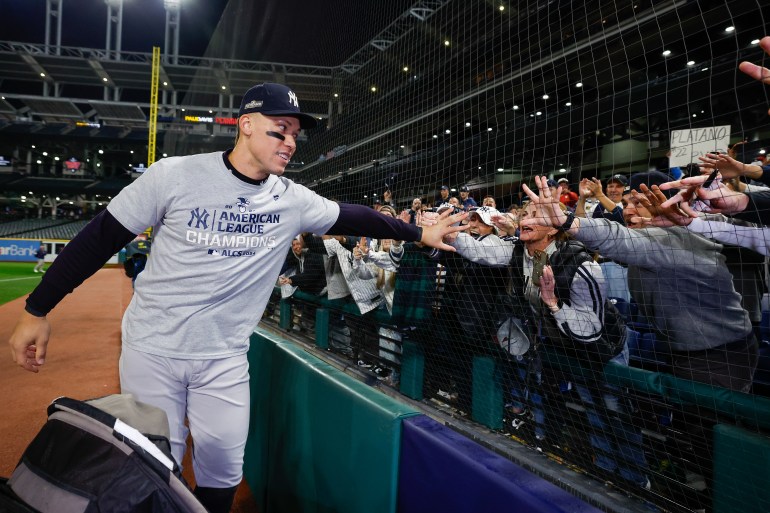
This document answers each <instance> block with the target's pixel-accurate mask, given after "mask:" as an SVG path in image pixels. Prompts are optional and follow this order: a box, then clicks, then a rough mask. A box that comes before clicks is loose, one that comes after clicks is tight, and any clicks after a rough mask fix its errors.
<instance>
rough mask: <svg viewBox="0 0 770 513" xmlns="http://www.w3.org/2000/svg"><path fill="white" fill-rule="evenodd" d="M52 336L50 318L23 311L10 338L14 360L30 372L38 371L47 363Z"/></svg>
mask: <svg viewBox="0 0 770 513" xmlns="http://www.w3.org/2000/svg"><path fill="white" fill-rule="evenodd" d="M50 336H51V325H50V324H49V323H48V319H46V318H45V317H35V316H34V315H32V314H30V313H28V312H23V313H22V314H21V317H19V320H18V322H17V323H16V327H15V328H14V330H13V333H12V334H11V338H10V339H8V344H9V345H10V346H11V356H12V357H13V361H15V362H16V364H17V365H19V366H20V367H22V368H24V369H26V370H28V371H30V372H38V371H39V370H40V366H42V365H43V364H44V363H45V355H46V349H47V348H48V338H49V337H50Z"/></svg>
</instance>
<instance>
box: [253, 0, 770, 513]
mask: <svg viewBox="0 0 770 513" xmlns="http://www.w3.org/2000/svg"><path fill="white" fill-rule="evenodd" d="M762 7H763V6H762V5H761V4H760V3H759V2H741V3H736V2H730V3H727V2H716V1H715V2H650V1H638V2H612V1H610V2H605V1H599V2H593V1H580V2H577V1H575V2H568V1H552V2H517V3H500V2H491V1H464V2H452V1H436V2H417V3H416V4H415V5H414V6H412V9H411V10H407V11H405V12H403V13H402V14H401V15H398V16H396V17H395V20H396V21H393V22H392V24H391V25H389V26H388V27H386V28H385V29H383V31H382V32H381V33H379V34H378V35H377V36H375V37H373V38H372V40H371V42H370V43H369V44H368V45H366V46H364V47H363V48H362V49H361V50H359V51H358V52H357V53H356V54H354V55H353V56H352V57H350V58H348V59H347V60H346V61H344V62H343V63H342V65H341V67H340V68H338V69H336V70H335V71H334V72H333V76H332V79H331V81H330V83H327V82H324V84H323V86H321V87H319V90H318V91H317V94H318V97H324V96H325V97H326V100H325V101H324V102H323V103H321V102H318V101H317V100H316V98H312V97H311V98H310V99H309V101H308V100H304V99H303V98H302V97H300V102H301V105H302V107H303V109H304V110H309V111H310V112H315V113H317V114H319V115H320V116H321V117H322V118H323V119H322V120H321V126H320V127H319V128H318V129H316V130H314V131H310V132H308V133H307V140H306V141H304V142H303V143H302V144H301V145H300V147H299V149H298V154H297V156H296V157H295V164H294V165H293V166H291V168H290V169H289V171H288V172H287V175H288V176H290V177H291V178H293V179H294V180H296V181H298V182H300V183H303V184H305V185H306V186H308V187H310V188H312V189H313V190H314V191H316V192H318V193H319V194H321V195H323V196H326V197H329V198H333V199H336V200H339V201H343V202H353V203H360V204H364V205H371V206H373V207H374V208H378V209H380V208H381V207H382V206H383V205H390V206H392V207H393V211H392V212H391V211H390V210H389V209H388V208H385V209H384V210H383V212H385V213H387V212H390V213H392V214H395V215H399V214H401V215H402V216H403V219H404V220H405V221H408V222H415V217H416V216H415V215H414V212H415V211H418V210H420V211H423V212H425V211H427V212H431V211H435V210H438V209H439V207H441V206H442V205H443V204H444V203H450V202H451V203H456V204H457V206H458V207H459V208H464V209H465V210H469V211H471V212H474V211H475V213H472V214H471V216H470V224H471V232H476V233H475V234H474V235H473V236H470V235H461V236H458V239H457V240H456V241H455V242H454V246H455V247H456V248H458V252H457V253H446V252H436V251H432V250H431V249H430V248H420V247H418V246H416V245H414V244H411V243H405V244H403V245H402V246H401V245H399V244H398V242H396V243H395V244H394V243H392V242H391V241H376V240H374V241H373V240H369V239H365V240H364V241H363V242H362V241H361V239H358V238H356V237H351V236H347V237H338V238H337V240H334V239H332V240H323V239H321V238H318V237H316V236H315V235H313V234H303V236H302V237H301V239H303V241H304V247H305V254H304V255H305V256H304V257H302V262H301V263H300V262H299V259H298V257H296V256H292V255H291V254H290V255H289V257H288V258H287V266H286V270H287V272H286V276H289V278H290V275H291V274H292V273H297V274H298V275H300V276H302V278H300V279H296V278H295V279H294V283H292V284H296V283H304V284H305V285H300V287H299V289H296V290H295V289H294V288H293V287H292V286H290V285H289V283H290V282H289V281H286V280H284V281H283V283H286V285H284V287H283V290H282V295H283V297H284V302H283V303H282V304H283V305H284V310H283V312H282V313H283V316H281V308H280V304H281V303H278V302H277V300H278V299H279V297H281V294H279V293H278V290H277V291H276V295H275V299H276V302H275V303H274V305H273V307H272V308H271V309H270V310H269V311H268V312H267V315H269V316H275V319H279V318H280V320H281V322H282V323H283V327H284V328H286V329H290V330H294V331H296V332H299V333H306V334H307V335H308V336H309V337H315V338H316V339H317V340H320V341H321V343H322V344H327V343H328V347H329V349H330V350H331V351H333V352H335V353H337V354H338V355H340V356H341V357H343V358H347V359H350V360H351V361H352V362H354V363H355V364H357V365H358V366H359V367H360V369H361V370H362V372H364V373H372V374H374V375H375V376H376V377H377V378H379V379H380V381H382V382H383V383H385V384H386V385H389V386H392V387H394V388H396V389H398V390H399V391H400V392H401V393H403V394H405V395H407V396H409V397H411V398H414V399H421V400H424V401H426V402H429V403H430V404H432V405H434V406H437V407H439V408H442V409H444V410H445V411H447V412H450V413H452V414H454V415H457V416H459V417H463V418H466V419H469V420H471V421H473V422H476V423H479V424H481V425H483V426H484V427H487V428H493V429H494V430H496V431H497V432H498V433H499V435H500V436H506V437H512V438H514V439H516V440H519V441H521V442H522V443H525V444H527V445H530V446H532V447H533V448H537V449H538V450H540V451H543V452H544V453H546V454H548V455H550V456H552V457H554V458H557V459H560V460H561V461H564V462H566V463H567V464H570V465H574V466H575V468H577V469H579V470H580V471H582V472H586V473H588V474H591V475H593V476H596V477H598V478H600V479H603V480H606V481H608V482H611V483H613V484H614V485H615V486H616V487H618V488H620V489H622V490H624V491H625V492H628V493H630V494H633V495H636V496H639V497H641V498H642V499H644V500H646V501H649V502H651V503H654V504H655V505H656V506H657V507H658V508H660V509H662V510H667V511H704V510H709V511H711V510H720V509H722V508H725V507H728V509H729V508H730V507H731V506H725V504H733V505H740V506H735V507H736V508H737V509H742V508H744V507H746V505H745V503H744V498H743V497H742V493H743V492H745V491H746V489H745V488H744V489H743V491H740V490H741V488H729V487H727V486H726V484H727V482H728V481H726V480H725V479H726V477H725V476H726V475H729V474H731V473H732V474H736V473H737V474H740V475H744V476H745V475H750V474H751V472H745V470H746V469H747V468H748V467H749V466H750V465H752V463H751V461H752V458H751V457H750V456H748V454H751V453H752V452H754V451H756V454H760V453H762V454H764V453H763V452H762V447H764V446H765V444H766V443H767V439H766V429H767V425H766V422H765V420H764V419H766V414H767V411H768V410H767V403H766V402H765V400H764V398H761V397H759V396H764V395H766V394H767V392H768V389H767V384H766V383H765V374H766V372H767V371H766V369H767V367H768V363H767V361H766V352H767V351H768V350H770V346H768V342H766V341H765V340H766V339H768V333H767V331H766V329H765V326H764V324H763V318H764V319H765V320H766V319H767V310H768V306H767V304H766V303H765V302H763V298H764V295H765V293H766V280H765V265H766V258H765V257H764V256H763V255H762V254H760V253H757V252H755V251H752V250H749V249H745V248H740V247H737V245H726V246H725V247H724V248H722V247H721V246H717V245H715V244H713V243H712V242H709V240H707V239H705V238H702V237H700V236H698V235H694V234H693V233H692V231H693V230H690V231H688V229H685V228H664V229H659V228H650V229H638V228H639V226H638V220H637V221H632V220H631V219H630V218H629V216H630V215H631V214H632V213H636V214H637V215H647V214H644V213H643V212H641V211H639V210H635V207H634V205H633V204H632V205H631V206H630V207H629V206H627V203H626V201H625V200H624V199H622V197H623V195H624V194H625V193H628V190H629V187H634V188H636V189H639V187H638V184H639V183H644V184H659V183H663V182H666V181H671V180H674V179H675V178H679V177H681V176H698V175H700V174H701V172H705V173H708V172H710V170H711V169H710V168H709V167H708V166H704V167H703V168H698V167H697V166H695V165H696V164H702V163H703V162H702V161H701V160H700V159H699V158H698V157H700V156H703V155H704V154H706V153H708V152H711V153H714V152H721V153H728V152H729V154H730V155H732V156H733V157H734V158H735V159H736V160H737V161H738V162H741V163H745V164H751V163H752V162H758V163H759V165H763V161H764V152H763V150H762V148H763V145H765V144H766V138H767V137H768V120H769V119H770V118H768V116H767V108H768V105H769V104H770V102H768V96H767V88H766V87H764V86H763V85H761V84H760V83H758V82H756V81H754V80H752V79H751V78H749V77H748V76H746V75H744V74H743V73H741V72H740V71H738V67H737V66H738V63H739V62H741V61H744V60H748V61H752V62H755V63H758V64H759V63H761V62H762V60H763V53H762V50H761V48H760V47H759V45H758V42H759V39H760V38H761V37H762V36H763V35H765V34H764V32H765V22H766V20H765V18H764V17H763V14H764V10H763V8H762ZM391 19H393V18H391ZM339 30H340V33H341V34H344V33H345V32H344V28H340V29H339ZM289 85H292V84H291V83H289ZM311 96H312V95H311ZM741 141H745V142H743V143H741V144H737V145H735V146H733V145H734V144H735V143H738V142H741ZM536 175H545V176H546V177H548V178H550V179H552V180H553V181H554V185H558V184H557V183H556V181H557V180H560V179H562V178H564V179H566V186H567V187H569V191H568V190H566V187H564V190H562V196H561V199H562V200H563V202H564V203H565V204H566V205H565V206H566V210H569V211H576V214H577V216H578V217H586V218H592V219H593V218H598V220H591V221H584V222H583V223H582V224H581V228H580V232H578V233H577V234H575V233H572V235H568V234H565V233H562V232H559V231H558V230H557V229H555V228H553V226H555V225H552V226H551V228H550V229H549V228H548V227H545V226H543V227H532V226H527V225H526V224H524V225H520V224H519V223H520V222H521V221H522V219H525V218H527V217H533V216H540V217H542V216H543V214H542V213H541V212H538V211H537V210H536V209H535V208H534V206H532V205H530V206H529V207H526V206H524V207H523V206H522V205H524V204H525V203H526V199H527V197H526V195H525V194H524V192H523V190H522V188H521V185H522V184H528V185H529V186H530V187H531V188H532V189H533V190H535V191H537V187H536V186H535V184H534V182H533V177H534V176H536ZM594 177H595V178H597V179H599V180H601V181H594V180H592V178H594ZM728 182H729V180H728V179H727V177H724V178H723V179H722V180H721V181H720V182H719V183H720V184H727V183H728ZM749 182H750V180H748V179H747V178H744V181H743V185H741V184H738V183H733V184H731V185H730V186H731V187H735V188H736V189H738V190H745V185H746V184H748V183H749ZM562 185H563V184H562ZM443 186H446V190H445V192H444V193H442V188H444V187H443ZM760 186H761V185H760V184H757V183H751V184H750V185H749V190H752V189H753V188H755V187H760ZM555 191H556V189H554V192H555ZM570 191H571V192H570ZM452 198H457V199H456V200H454V199H452ZM482 205H485V206H491V207H492V208H495V209H496V210H497V212H494V211H488V209H484V208H480V209H478V210H476V208H477V207H481V206H482ZM618 206H619V207H620V208H619V209H618V210H615V209H616V207H618ZM623 207H626V214H627V216H626V218H625V219H624V216H623V213H622V212H623ZM597 209H598V210H597ZM404 211H405V213H403V212H404ZM595 212H596V213H595ZM498 213H499V215H501V216H502V215H505V214H506V213H510V221H509V222H505V220H504V219H501V218H498V217H496V214H498ZM426 217H430V216H429V215H428V216H426ZM601 218H605V219H610V220H612V222H605V221H602V220H601ZM495 221H497V222H496V223H495ZM417 222H420V221H419V219H417ZM616 222H617V223H618V224H614V223H616ZM495 224H496V225H497V227H496V228H494V229H493V228H491V226H492V225H495ZM559 224H561V222H560V223H559ZM625 225H627V226H625ZM711 231H715V230H711ZM711 231H710V232H709V234H707V235H709V236H712V234H711ZM726 231H727V232H730V230H729V229H727V230H726ZM573 232H574V230H573ZM731 233H733V234H734V233H735V232H731ZM713 236H715V237H717V239H718V240H720V241H722V242H730V241H729V240H727V239H725V236H724V234H722V236H721V238H720V237H719V236H717V235H713ZM758 237H759V238H763V235H759V236H758ZM728 238H729V237H728ZM732 242H733V243H735V242H736V241H735V240H733V241H732ZM763 244H764V240H762V243H761V244H758V245H759V246H762V247H764V246H763ZM394 245H395V250H394ZM755 249H756V248H755ZM297 250H298V251H299V245H298V246H297ZM367 253H368V254H367ZM544 268H545V271H544V270H543V269H544ZM310 269H312V271H311V270H310ZM313 273H315V276H316V278H317V281H314V282H312V285H307V283H308V279H309V278H308V277H309V276H310V275H311V274H313ZM324 278H326V281H324ZM543 280H545V281H544V282H543ZM543 283H545V285H543ZM324 285H325V286H326V289H325V290H323V289H322V287H323V286H324ZM543 287H545V289H543ZM319 290H323V291H322V292H321V293H320V294H319ZM289 298H290V299H289ZM289 303H291V304H292V305H293V310H291V311H290V310H288V306H287V305H288V304H289ZM319 308H320V309H321V311H322V315H321V316H320V317H317V315H318V313H317V312H318V309H319ZM327 314H328V316H329V317H328V324H327V318H326V315H327ZM319 319H320V321H319ZM319 322H320V324H321V330H322V334H321V336H319V335H318V328H319V326H318V323H319ZM327 331H328V336H327ZM757 344H759V346H758V345H757ZM757 347H759V349H757ZM608 361H613V363H612V364H607V362H608ZM757 361H759V369H758V370H757V371H755V370H754V369H755V368H756V366H757ZM605 364H607V365H606V366H605ZM615 366H617V367H615ZM608 369H609V370H608ZM693 383H695V384H693ZM727 390H732V391H733V392H734V393H733V392H728V391H727ZM735 391H737V392H735ZM746 392H748V394H745V393H746ZM716 426H719V427H718V428H717V427H716ZM734 426H739V429H738V430H737V432H738V433H740V434H739V435H737V438H738V441H736V439H734V438H730V437H727V438H730V440H731V441H732V442H733V443H732V444H729V443H725V441H724V440H725V438H726V435H724V433H723V432H722V431H720V430H721V429H723V428H725V427H726V428H728V429H732V428H733V427H734ZM749 434H759V437H758V438H757V439H752V440H753V441H752V442H749V441H748V440H749ZM744 435H745V436H746V438H745V439H743V438H741V436H744ZM753 443H757V444H758V445H751V444H753ZM725 447H729V449H726V448H725ZM736 447H738V448H740V449H741V450H742V451H743V452H742V453H741V456H740V457H734V451H735V450H736ZM720 451H728V453H727V454H725V453H724V452H721V453H720ZM725 458H726V459H725ZM726 461H729V463H726ZM743 482H744V484H745V483H748V482H750V481H746V480H744V481H743ZM720 483H721V484H720ZM747 486H749V488H751V486H753V485H747ZM754 491H755V492H756V493H759V495H760V496H761V493H760V490H759V489H754ZM763 500H764V499H762V498H760V499H759V501H760V504H762V505H761V506H758V508H759V510H762V509H766V508H767V507H768V505H767V503H763V502H762V501H763Z"/></svg>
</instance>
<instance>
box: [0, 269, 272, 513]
mask: <svg viewBox="0 0 770 513" xmlns="http://www.w3.org/2000/svg"><path fill="white" fill-rule="evenodd" d="M131 294H132V288H131V280H130V279H128V278H126V276H125V274H124V273H123V269H122V268H104V269H102V270H100V271H99V272H97V273H96V274H95V275H94V276H93V277H92V278H90V279H89V280H88V281H86V282H85V283H84V284H83V285H82V286H81V287H78V289H77V290H75V292H74V293H72V294H71V295H70V296H68V297H67V299H65V300H64V301H63V302H62V303H61V305H60V306H59V308H57V309H56V311H55V312H53V313H51V315H50V318H51V320H52V322H53V324H54V326H55V327H54V330H53V334H52V336H51V345H50V346H49V350H48V356H47V359H48V361H49V362H50V363H52V364H53V365H46V366H45V368H44V369H43V370H41V371H40V373H39V374H38V375H34V374H31V373H29V372H24V371H22V370H21V369H19V368H18V367H17V366H16V364H15V363H14V362H13V361H12V360H11V358H9V357H8V354H7V353H6V354H5V357H3V358H0V390H3V391H4V392H3V412H2V416H3V421H2V422H1V423H0V440H2V441H3V443H2V444H0V476H4V477H7V476H10V475H11V473H12V472H13V469H14V468H15V467H16V464H17V463H18V462H19V458H20V457H21V455H22V453H23V452H24V449H25V448H26V447H27V445H28V444H29V443H30V442H31V441H32V439H33V438H34V437H35V435H37V433H38V431H39V430H40V428H42V427H43V425H44V424H45V422H46V420H47V415H46V410H47V408H48V405H49V404H50V403H51V401H53V400H54V399H56V398H57V397H61V396H66V397H72V398H78V399H88V398H96V397H101V396H104V395H109V394H114V393H118V392H119V391H120V383H119V380H118V357H119V356H120V320H121V318H122V316H123V311H124V310H125V308H126V307H127V306H128V303H129V302H130V300H131ZM24 299H25V298H23V297H22V298H19V299H17V300H15V301H11V302H10V303H6V304H4V305H2V306H0V339H2V340H8V338H9V337H10V335H11V330H12V329H13V326H14V325H15V324H16V320H17V319H18V317H19V314H20V313H21V312H22V311H23V309H24ZM189 454H190V451H188V452H187V455H188V456H187V458H186V461H185V463H184V477H185V479H187V481H188V483H190V484H191V485H192V484H193V483H194V481H193V475H192V464H191V462H190V458H189ZM232 511H233V513H241V512H242V513H245V512H249V513H254V512H255V511H257V505H256V503H255V502H254V499H253V498H252V496H251V492H250V491H249V489H248V485H247V484H246V482H245V481H244V482H243V483H242V484H241V488H240V489H239V491H238V494H237V495H236V500H235V505H234V507H233V510H232Z"/></svg>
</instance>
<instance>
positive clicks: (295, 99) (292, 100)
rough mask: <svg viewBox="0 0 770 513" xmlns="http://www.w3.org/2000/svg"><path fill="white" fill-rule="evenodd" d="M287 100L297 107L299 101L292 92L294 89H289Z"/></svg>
mask: <svg viewBox="0 0 770 513" xmlns="http://www.w3.org/2000/svg"><path fill="white" fill-rule="evenodd" d="M289 101H290V102H291V103H293V104H294V106H295V107H297V108H298V109H299V102H298V101H297V95H296V94H294V91H289Z"/></svg>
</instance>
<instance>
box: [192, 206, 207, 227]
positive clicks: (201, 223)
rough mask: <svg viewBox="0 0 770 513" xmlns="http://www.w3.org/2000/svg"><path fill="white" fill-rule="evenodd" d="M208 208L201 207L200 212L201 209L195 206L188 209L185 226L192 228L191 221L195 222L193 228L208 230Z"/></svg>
mask: <svg viewBox="0 0 770 513" xmlns="http://www.w3.org/2000/svg"><path fill="white" fill-rule="evenodd" d="M210 215H211V214H209V212H208V210H206V209H205V208H204V209H203V212H201V209H200V208H198V207H196V208H195V209H194V210H190V220H189V221H188V222H187V226H189V227H190V228H193V222H194V223H195V226H194V228H196V229H198V228H202V229H204V230H208V228H209V224H208V219H209V216H210Z"/></svg>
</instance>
